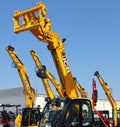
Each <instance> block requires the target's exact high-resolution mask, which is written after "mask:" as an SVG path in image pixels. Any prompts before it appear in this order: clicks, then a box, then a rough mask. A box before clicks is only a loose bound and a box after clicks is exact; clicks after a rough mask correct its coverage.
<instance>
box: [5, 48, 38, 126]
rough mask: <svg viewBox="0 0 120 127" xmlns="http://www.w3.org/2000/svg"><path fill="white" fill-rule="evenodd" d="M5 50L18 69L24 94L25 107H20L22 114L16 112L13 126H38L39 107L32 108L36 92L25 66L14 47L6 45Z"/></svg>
mask: <svg viewBox="0 0 120 127" xmlns="http://www.w3.org/2000/svg"><path fill="white" fill-rule="evenodd" d="M6 50H7V52H8V54H9V55H10V57H11V59H12V60H13V63H14V67H16V68H17V70H18V74H19V76H20V79H21V81H22V84H23V88H24V94H25V108H23V109H22V114H18V116H17V117H16V119H15V127H38V126H39V123H40V118H41V113H40V108H39V107H36V108H34V102H35V100H36V94H35V91H34V89H33V88H32V86H31V84H30V81H29V78H28V76H27V73H26V69H25V66H24V64H23V63H22V62H21V60H20V59H19V58H18V56H17V55H16V52H15V51H14V47H12V46H8V47H7V48H6Z"/></svg>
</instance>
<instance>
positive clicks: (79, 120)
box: [40, 99, 93, 127]
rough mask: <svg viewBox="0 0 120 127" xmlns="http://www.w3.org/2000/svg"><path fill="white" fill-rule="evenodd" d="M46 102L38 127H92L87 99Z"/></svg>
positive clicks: (90, 110) (91, 117)
mask: <svg viewBox="0 0 120 127" xmlns="http://www.w3.org/2000/svg"><path fill="white" fill-rule="evenodd" d="M58 102H59V104H57V103H56V102H55V101H51V102H48V103H47V105H46V107H45V109H44V111H43V114H42V118H41V123H40V127H92V121H93V114H92V108H91V103H90V101H89V100H88V99H68V100H64V99H60V100H59V101H58Z"/></svg>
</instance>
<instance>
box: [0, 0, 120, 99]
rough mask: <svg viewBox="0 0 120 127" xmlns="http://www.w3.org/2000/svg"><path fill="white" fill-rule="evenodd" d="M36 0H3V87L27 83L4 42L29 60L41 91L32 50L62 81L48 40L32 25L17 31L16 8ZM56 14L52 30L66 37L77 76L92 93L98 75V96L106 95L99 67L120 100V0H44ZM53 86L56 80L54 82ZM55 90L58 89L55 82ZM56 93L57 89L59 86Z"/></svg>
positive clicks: (31, 75) (31, 74) (0, 46)
mask: <svg viewBox="0 0 120 127" xmlns="http://www.w3.org/2000/svg"><path fill="white" fill-rule="evenodd" d="M37 2H39V1H37V0H25V1H24V0H17V1H16V0H9V1H7V2H6V1H0V12H1V15H0V30H1V32H0V33H1V34H0V58H1V62H0V63H1V64H0V70H1V71H0V72H1V80H0V81H1V85H0V89H7V88H14V87H19V86H22V84H21V80H20V78H19V75H18V72H17V70H16V69H14V68H12V67H11V63H12V60H11V58H10V57H9V55H8V53H7V52H6V50H5V48H6V47H7V46H8V45H12V46H13V47H14V48H15V52H16V53H17V56H18V57H19V58H20V59H21V61H22V62H23V63H24V65H25V67H26V70H27V75H28V77H29V80H30V82H31V85H32V86H33V87H34V88H37V89H38V93H40V94H42V93H45V91H44V88H43V85H42V83H41V81H40V79H38V77H37V76H36V74H35V71H34V70H35V64H34V62H33V60H32V58H31V56H30V53H29V50H30V49H33V50H35V51H36V53H37V54H38V56H39V58H40V60H41V62H42V64H45V65H46V67H47V69H48V71H49V72H51V73H52V74H53V75H54V77H55V78H56V79H57V80H58V81H59V78H58V76H57V73H56V69H55V66H54V63H53V60H52V57H51V54H50V52H49V51H48V50H47V47H46V44H45V43H42V42H40V41H39V40H37V39H36V38H35V37H34V36H33V35H32V34H31V33H30V32H29V31H26V32H23V33H19V34H15V33H14V32H13V21H12V17H13V14H14V11H15V10H20V11H23V10H26V9H29V8H32V7H35V6H36V3H37ZM42 2H43V3H44V4H45V5H46V7H47V16H46V17H48V18H50V20H51V25H52V27H51V30H52V31H54V32H56V33H58V34H59V35H60V39H62V38H66V39H67V40H66V42H65V44H64V46H65V52H66V55H67V58H68V62H69V64H70V68H71V71H72V74H73V76H74V77H76V78H77V80H78V82H79V83H80V84H81V85H82V87H84V88H85V90H86V91H87V93H88V96H89V97H90V96H91V91H92V90H91V87H92V86H91V83H92V78H94V79H95V80H96V83H97V89H98V91H99V95H98V96H99V98H106V96H105V94H104V92H103V90H102V88H101V86H100V84H99V82H98V81H97V79H96V77H94V72H95V71H96V70H98V71H99V73H100V75H101V76H102V78H103V79H104V81H105V82H107V83H108V85H109V87H110V88H111V90H112V96H113V97H114V98H115V99H119V100H120V93H119V92H120V1H118V0H116V1H113V0H106V1H104V0H99V1H96V0H91V1H87V0H75V1H73V0H71V1H70V0H59V1H57V0H42ZM51 87H52V85H51ZM52 89H53V91H55V89H54V88H53V87H52ZM55 93H56V92H55Z"/></svg>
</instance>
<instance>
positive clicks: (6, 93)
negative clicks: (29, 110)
mask: <svg viewBox="0 0 120 127" xmlns="http://www.w3.org/2000/svg"><path fill="white" fill-rule="evenodd" d="M45 97H46V95H45V94H40V95H37V99H36V101H35V107H37V106H40V108H41V111H42V109H43V108H44V106H45V104H46V102H45ZM116 102H117V105H118V109H120V100H117V101H116ZM0 104H16V105H19V104H20V105H21V107H20V108H21V109H22V108H24V107H25V96H24V90H23V87H17V88H11V89H3V90H0ZM95 108H96V109H97V110H109V112H110V115H112V107H111V105H110V103H109V101H108V100H107V99H99V100H98V102H97V106H96V107H95Z"/></svg>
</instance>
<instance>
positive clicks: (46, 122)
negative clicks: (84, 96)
mask: <svg viewBox="0 0 120 127" xmlns="http://www.w3.org/2000/svg"><path fill="white" fill-rule="evenodd" d="M63 109H64V102H62V101H61V102H60V104H59V105H56V102H48V103H47V104H46V106H45V108H44V111H43V114H42V118H41V123H40V127H51V126H53V124H55V123H56V120H58V119H60V116H61V115H60V114H61V112H62V110H63ZM51 124H52V125H51Z"/></svg>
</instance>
